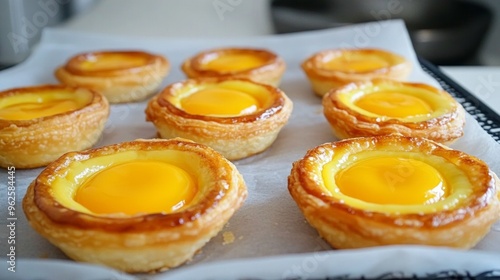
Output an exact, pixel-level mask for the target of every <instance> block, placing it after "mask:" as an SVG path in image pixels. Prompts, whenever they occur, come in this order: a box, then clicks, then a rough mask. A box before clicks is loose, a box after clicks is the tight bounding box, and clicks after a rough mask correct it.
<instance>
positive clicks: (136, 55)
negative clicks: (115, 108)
mask: <svg viewBox="0 0 500 280" xmlns="http://www.w3.org/2000/svg"><path fill="white" fill-rule="evenodd" d="M169 69H170V64H169V62H168V60H167V59H166V58H165V57H163V56H161V55H156V54H151V53H147V52H143V51H100V52H88V53H82V54H78V55H76V56H73V57H72V58H70V59H69V60H68V62H67V63H66V64H65V65H63V66H61V67H59V68H58V69H57V70H56V71H55V76H56V78H57V79H58V80H59V81H60V82H61V83H63V84H66V85H70V86H82V87H88V88H91V89H95V90H97V91H100V92H101V93H102V94H103V95H104V96H105V97H106V98H107V99H108V101H109V102H110V103H125V102H134V101H140V100H143V99H145V98H147V97H148V96H150V95H152V94H154V93H155V92H156V90H157V89H158V87H159V86H160V84H161V82H162V81H163V79H164V78H165V76H167V74H168V72H169Z"/></svg>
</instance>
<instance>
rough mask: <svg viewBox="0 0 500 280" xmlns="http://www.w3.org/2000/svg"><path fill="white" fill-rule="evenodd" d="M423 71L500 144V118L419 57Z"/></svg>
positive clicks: (435, 67) (434, 66)
mask: <svg viewBox="0 0 500 280" xmlns="http://www.w3.org/2000/svg"><path fill="white" fill-rule="evenodd" d="M418 61H419V62H420V66H421V67H422V70H424V71H425V72H426V73H427V74H429V75H430V76H431V77H432V78H434V79H435V80H436V81H437V82H438V83H439V85H440V86H441V87H442V88H443V89H444V90H446V91H447V92H449V93H450V94H451V95H452V96H453V97H454V98H455V100H457V101H458V102H459V103H460V104H462V106H463V107H464V109H465V111H467V112H468V113H469V114H470V115H471V116H473V117H474V119H475V120H476V121H477V122H478V124H479V125H480V126H481V127H482V128H483V129H484V130H485V131H486V132H487V133H488V134H489V135H491V137H492V138H493V139H494V140H495V141H497V142H498V143H500V116H499V115H498V114H497V113H496V112H495V111H493V110H492V109H491V108H490V107H488V106H486V105H485V104H484V103H483V102H481V100H479V99H478V98H477V97H475V96H474V95H473V94H472V93H470V92H469V91H468V90H466V89H465V88H463V87H462V86H461V85H459V84H458V83H457V82H455V81H454V80H453V79H452V78H450V77H448V76H447V75H446V74H444V73H443V72H442V71H441V70H440V69H439V68H438V67H437V66H436V65H434V64H432V63H431V62H429V61H427V60H425V59H423V58H421V57H419V58H418Z"/></svg>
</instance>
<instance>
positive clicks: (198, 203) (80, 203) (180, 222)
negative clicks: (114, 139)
mask: <svg viewBox="0 0 500 280" xmlns="http://www.w3.org/2000/svg"><path fill="white" fill-rule="evenodd" d="M246 195H247V190H246V187H245V183H244V181H243V178H242V176H241V175H240V173H239V172H238V170H237V169H236V167H235V166H234V165H233V164H232V163H231V162H229V161H227V160H226V159H224V158H223V157H222V156H221V155H220V154H218V153H217V152H215V151H214V150H212V149H211V148H209V147H206V146H204V145H201V144H198V143H194V142H191V141H186V140H183V139H172V140H158V139H155V140H136V141H132V142H126V143H120V144H115V145H111V146H106V147H102V148H98V149H92V150H87V151H83V152H72V153H67V154H65V155H63V156H62V157H61V158H59V159H58V160H56V161H55V162H53V163H51V164H50V165H48V166H47V168H46V169H45V170H43V171H42V172H41V173H40V175H39V176H38V177H37V178H36V179H35V180H34V181H33V182H32V183H31V185H30V186H29V188H28V190H27V192H26V195H25V197H24V200H23V209H24V213H25V214H26V217H27V218H28V221H29V222H30V224H31V226H32V227H33V228H34V229H35V230H36V231H37V232H38V233H40V235H42V236H43V237H45V238H46V239H47V240H48V241H49V242H51V243H52V244H54V245H55V246H57V247H59V248H60V249H61V250H62V251H63V252H64V253H65V254H66V255H68V256H69V257H70V258H72V259H74V260H77V261H83V262H89V263H97V264H103V265H107V266H110V267H113V268H116V269H119V270H122V271H126V272H131V273H136V272H155V271H159V270H165V269H168V268H172V267H175V266H178V265H180V264H182V263H184V262H186V261H188V260H189V259H190V258H191V257H192V256H193V255H194V254H195V253H196V252H197V251H198V250H199V249H200V248H201V247H203V246H204V244H205V243H207V242H208V241H209V240H210V239H211V238H212V237H213V236H215V235H216V234H217V233H218V232H219V231H220V230H221V229H222V227H223V226H224V224H225V223H226V222H227V221H228V220H229V218H230V217H231V216H232V215H233V213H234V212H235V211H236V210H237V209H238V208H239V207H240V206H241V205H242V203H243V201H244V200H245V198H246Z"/></svg>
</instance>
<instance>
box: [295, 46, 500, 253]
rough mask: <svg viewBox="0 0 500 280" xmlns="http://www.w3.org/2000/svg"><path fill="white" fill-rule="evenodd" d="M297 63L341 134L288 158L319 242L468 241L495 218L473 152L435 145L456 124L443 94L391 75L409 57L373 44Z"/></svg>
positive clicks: (453, 132)
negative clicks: (370, 47) (291, 159)
mask: <svg viewBox="0 0 500 280" xmlns="http://www.w3.org/2000/svg"><path fill="white" fill-rule="evenodd" d="M303 68H304V70H305V71H306V73H307V75H308V76H309V78H311V82H312V84H313V88H314V90H315V92H316V94H318V95H322V96H323V99H322V105H323V109H324V110H323V112H324V116H325V118H326V119H327V121H328V122H329V124H330V125H331V127H332V129H333V132H334V134H335V136H336V137H337V138H339V139H344V140H341V141H338V142H332V143H326V144H323V145H320V146H318V147H315V148H313V149H311V150H309V151H308V152H307V154H306V155H305V156H304V157H303V158H302V159H300V160H298V161H296V162H295V163H294V164H293V167H292V170H291V172H290V176H289V177H288V189H289V191H290V194H291V195H292V197H293V199H294V200H295V202H296V203H297V205H298V206H299V208H300V209H301V210H302V213H303V214H304V216H305V217H306V219H307V221H308V222H309V223H310V224H311V225H312V226H313V227H314V228H316V229H317V231H318V232H319V234H320V235H321V236H322V237H323V238H324V239H325V240H326V241H327V242H329V243H330V244H331V245H332V246H333V247H335V248H361V247H370V246H379V245H391V244H420V245H434V246H450V247H458V248H471V247H473V246H474V245H476V244H477V243H478V242H479V241H480V240H481V239H482V238H483V237H484V236H485V235H486V234H487V233H488V231H489V230H490V228H491V226H492V224H493V223H494V222H495V221H497V220H498V219H499V218H500V202H499V197H500V181H499V179H498V177H497V176H496V175H495V174H494V173H493V172H492V171H491V170H490V169H489V168H488V166H487V165H486V164H485V163H484V162H482V161H481V160H479V159H477V158H475V157H473V156H470V155H467V154H465V153H463V152H460V151H456V150H452V149H450V148H448V147H446V146H444V145H443V144H446V145H447V144H451V143H453V142H454V141H456V140H457V139H458V138H460V137H461V136H462V135H463V131H464V126H465V110H464V109H463V108H462V106H461V105H460V104H459V103H458V102H457V101H455V100H454V99H453V97H452V96H450V94H449V93H447V92H445V91H443V90H440V89H437V88H435V87H432V86H430V85H425V84H419V83H410V82H404V81H400V80H402V79H404V78H405V77H406V76H407V74H408V73H409V69H410V68H409V64H408V63H407V62H406V60H405V59H404V58H402V57H399V56H397V55H395V54H392V53H390V52H385V51H380V50H363V49H361V50H332V51H324V52H320V53H318V54H316V55H314V56H313V57H311V58H309V59H308V60H306V61H305V62H304V63H303Z"/></svg>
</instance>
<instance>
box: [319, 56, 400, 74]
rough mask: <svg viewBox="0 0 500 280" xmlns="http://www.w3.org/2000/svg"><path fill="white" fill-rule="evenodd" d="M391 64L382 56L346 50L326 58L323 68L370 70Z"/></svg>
mask: <svg viewBox="0 0 500 280" xmlns="http://www.w3.org/2000/svg"><path fill="white" fill-rule="evenodd" d="M390 65H391V64H390V63H389V62H388V61H387V60H385V59H384V58H382V57H379V56H376V55H368V54H363V53H355V52H345V53H342V54H341V55H336V56H330V57H327V58H326V59H325V60H324V63H323V66H322V68H324V69H327V70H333V71H341V72H369V71H374V70H377V69H381V68H385V67H388V66H390Z"/></svg>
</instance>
